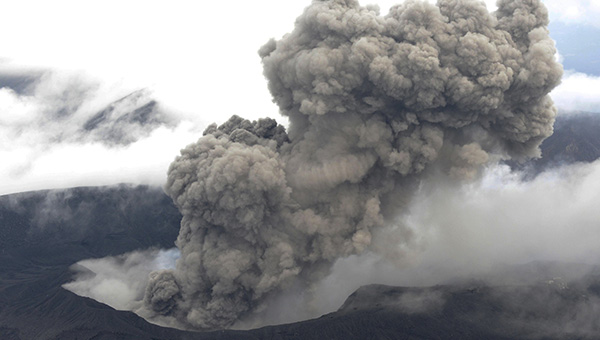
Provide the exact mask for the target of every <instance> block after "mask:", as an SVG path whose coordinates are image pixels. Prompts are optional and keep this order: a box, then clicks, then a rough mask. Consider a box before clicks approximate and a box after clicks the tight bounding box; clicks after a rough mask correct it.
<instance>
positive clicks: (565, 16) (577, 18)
mask: <svg viewBox="0 0 600 340" xmlns="http://www.w3.org/2000/svg"><path fill="white" fill-rule="evenodd" d="M543 2H544V4H545V5H546V7H547V8H548V12H549V13H550V19H551V20H558V21H561V22H564V23H567V24H584V25H592V26H596V27H600V21H598V17H599V16H600V1H598V0H570V1H563V0H544V1H543Z"/></svg>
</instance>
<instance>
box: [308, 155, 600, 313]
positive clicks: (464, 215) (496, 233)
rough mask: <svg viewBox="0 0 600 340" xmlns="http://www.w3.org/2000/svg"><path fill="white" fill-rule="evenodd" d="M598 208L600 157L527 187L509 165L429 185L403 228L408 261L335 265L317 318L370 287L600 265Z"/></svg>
mask: <svg viewBox="0 0 600 340" xmlns="http://www.w3.org/2000/svg"><path fill="white" fill-rule="evenodd" d="M599 205H600V160H599V161H596V162H595V163H591V164H578V165H570V166H565V167H563V168H560V169H555V170H552V171H548V172H545V173H542V174H541V175H540V176H538V177H537V178H536V179H534V180H533V181H530V182H526V181H522V180H521V179H520V175H519V174H518V173H513V172H510V170H509V169H508V167H506V166H499V167H493V168H490V169H488V171H487V172H486V174H485V176H484V177H483V178H482V179H481V180H480V181H477V182H474V183H471V184H467V185H462V186H460V185H457V184H456V183H454V184H449V183H445V184H444V183H441V182H435V183H431V182H430V183H429V185H426V186H425V187H424V188H422V190H421V191H420V192H419V194H418V195H417V196H416V197H415V198H414V200H413V202H412V204H411V206H410V208H409V211H408V213H407V214H406V215H404V217H403V218H402V224H403V228H408V229H409V230H411V232H410V233H408V234H407V235H411V237H408V238H405V239H402V238H399V239H400V240H402V241H401V242H400V243H397V244H396V247H398V249H400V250H401V252H400V253H401V254H402V255H403V256H402V257H395V258H388V259H384V258H383V257H382V255H380V254H375V253H371V252H368V253H365V254H362V255H358V256H350V257H348V258H346V259H341V260H338V261H337V262H336V264H335V265H334V266H333V268H332V272H331V274H330V275H329V276H328V277H327V278H325V279H324V280H323V281H322V282H320V283H319V284H318V285H316V287H314V289H313V299H312V301H311V307H312V308H313V313H314V314H313V316H318V315H321V314H323V313H327V312H331V311H334V310H335V309H337V308H339V306H340V305H341V304H342V303H343V301H344V300H345V299H346V297H347V296H348V295H349V294H350V293H352V292H353V291H354V290H356V289H357V288H359V287H360V286H362V285H367V284H373V283H377V284H388V285H395V286H432V285H437V284H443V283H446V282H449V281H453V280H472V279H476V278H482V279H483V278H486V277H488V278H489V277H494V278H498V273H499V272H500V271H499V270H501V269H503V268H506V267H505V266H506V265H508V266H513V265H519V264H526V263H530V262H532V261H558V262H562V263H588V264H596V263H598V261H599V260H600V248H598V240H599V239H600V228H599V226H598V221H600V210H598V209H597V207H598V206H599ZM388 246H389V245H388ZM388 250H389V249H388ZM582 274H583V273H582ZM504 279H505V280H506V282H511V280H512V279H514V278H511V277H505V278H504ZM521 279H522V278H521ZM500 284H502V283H500Z"/></svg>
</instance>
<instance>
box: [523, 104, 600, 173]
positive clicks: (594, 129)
mask: <svg viewBox="0 0 600 340" xmlns="http://www.w3.org/2000/svg"><path fill="white" fill-rule="evenodd" d="M541 149H542V157H541V158H539V159H535V160H533V161H529V162H527V163H526V164H519V165H517V164H514V163H511V165H512V166H513V167H515V168H517V169H521V170H523V169H524V170H526V171H528V172H529V173H530V175H532V176H535V175H537V174H539V173H540V172H542V171H544V170H545V169H549V168H553V167H557V166H560V165H562V164H571V163H576V162H593V161H594V160H596V159H598V158H600V114H597V113H588V112H570V113H567V114H563V115H560V116H559V117H558V119H557V120H556V122H555V124H554V133H553V134H552V136H550V137H548V138H547V139H546V140H544V142H543V143H542V145H541Z"/></svg>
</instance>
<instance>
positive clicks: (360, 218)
mask: <svg viewBox="0 0 600 340" xmlns="http://www.w3.org/2000/svg"><path fill="white" fill-rule="evenodd" d="M547 24H548V16H547V12H546V9H545V8H544V6H543V5H542V4H541V3H540V1H537V0H522V1H520V0H500V1H499V2H498V10H497V11H496V12H494V13H491V14H490V13H489V12H488V11H487V10H486V8H485V5H484V4H483V2H480V1H475V0H440V1H438V4H437V5H436V6H434V5H430V4H427V3H423V2H418V1H411V0H408V1H406V2H405V3H404V4H402V5H398V6H396V7H393V8H392V9H391V10H390V12H389V14H388V15H386V16H380V15H379V13H378V8H376V7H369V6H367V7H361V6H359V4H358V2H356V1H354V0H330V1H314V2H313V3H312V4H311V5H310V6H309V7H308V8H306V10H305V11H304V14H302V16H300V17H299V18H298V19H297V21H296V26H295V29H294V31H293V32H292V33H291V34H289V35H286V36H285V37H283V39H281V40H280V41H275V40H271V41H269V42H268V43H267V44H266V45H265V46H263V47H262V48H261V49H260V51H259V53H260V56H261V58H262V62H263V64H264V74H265V76H266V77H267V79H268V83H269V89H270V91H271V93H272V95H273V98H274V101H275V102H276V103H277V105H279V107H280V109H281V114H283V115H285V116H287V117H288V118H289V122H290V123H289V132H286V131H285V129H284V128H283V127H282V126H281V125H278V124H277V123H276V122H275V121H274V120H272V119H261V120H258V121H255V122H250V121H248V120H244V119H242V118H239V117H237V116H234V117H232V118H231V119H230V120H229V121H227V122H226V123H224V124H223V125H221V126H216V125H211V126H210V127H208V128H207V129H206V131H205V132H204V136H203V137H202V138H200V139H199V140H198V142H196V143H195V144H192V145H189V146H188V147H186V148H185V149H184V150H182V152H181V156H179V157H177V159H176V160H175V161H174V162H173V164H172V165H171V167H170V169H169V174H168V183H167V184H166V187H165V189H166V192H167V193H168V194H169V195H170V196H171V197H172V198H173V200H174V201H175V204H176V205H177V206H178V208H179V209H180V211H181V212H182V214H183V220H182V222H181V230H180V233H179V238H178V239H177V246H178V247H179V249H180V250H181V258H180V259H179V261H178V262H177V268H176V269H175V270H168V271H161V272H155V273H153V274H152V275H151V279H150V283H149V285H148V287H147V291H146V296H145V303H146V307H147V309H148V310H150V311H151V312H152V313H155V314H156V315H157V316H158V315H163V316H169V317H174V318H176V319H177V320H178V322H179V323H180V324H182V325H184V326H185V327H188V328H194V329H212V328H223V327H229V326H231V325H232V324H233V323H234V322H235V321H236V320H238V319H239V318H241V317H244V316H247V315H249V314H250V313H253V312H254V311H256V310H259V309H260V308H261V307H263V306H264V303H265V301H266V300H267V298H268V297H270V296H272V295H273V294H275V293H277V292H281V291H282V290H283V289H285V288H286V287H287V286H288V285H291V284H292V283H293V282H296V283H297V282H304V283H305V284H307V285H308V284H310V282H314V280H317V279H318V278H320V277H322V276H323V275H324V274H326V273H327V270H328V268H329V266H330V265H331V264H332V262H333V261H335V260H336V259H338V258H341V257H345V256H349V255H351V254H358V253H361V252H363V251H365V250H366V249H368V248H369V246H370V245H371V243H372V240H373V238H374V237H375V235H376V232H377V230H381V228H383V227H385V226H390V225H393V224H394V219H395V218H396V217H397V216H398V215H399V214H400V213H401V210H402V208H403V205H404V204H405V203H406V202H407V201H409V199H410V195H411V192H412V189H413V188H414V187H415V184H417V183H418V181H420V180H422V179H423V178H424V174H426V173H434V172H436V173H439V171H442V172H444V173H446V174H448V175H449V176H450V177H458V178H469V177H473V176H475V175H476V174H477V170H478V169H479V168H480V167H481V165H482V164H485V163H486V162H488V160H489V159H490V155H491V154H493V155H495V156H497V157H502V158H510V157H512V158H515V159H517V160H520V159H525V158H528V157H535V156H538V155H539V149H538V146H539V144H540V143H541V142H542V140H543V139H544V138H546V137H548V136H549V135H550V134H551V133H552V124H553V122H554V117H555V114H556V111H555V109H554V107H553V103H552V101H551V100H550V98H549V97H548V96H547V94H548V93H549V92H550V90H552V89H553V88H554V87H555V86H556V85H557V84H558V83H559V79H560V77H561V74H562V68H561V66H560V65H559V64H557V63H556V62H555V60H554V53H555V49H554V44H553V42H552V40H551V39H550V38H549V37H548V31H547V29H546V28H545V26H546V25H547ZM497 157H496V158H497ZM428 169H436V171H430V170H428Z"/></svg>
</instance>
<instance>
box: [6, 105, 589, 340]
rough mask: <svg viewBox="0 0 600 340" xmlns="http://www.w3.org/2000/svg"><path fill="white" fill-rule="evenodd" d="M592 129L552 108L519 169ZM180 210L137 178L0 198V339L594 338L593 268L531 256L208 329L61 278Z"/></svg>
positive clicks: (165, 232) (149, 239) (583, 145)
mask: <svg viewBox="0 0 600 340" xmlns="http://www.w3.org/2000/svg"><path fill="white" fill-rule="evenodd" d="M599 132H600V119H599V118H598V116H594V115H576V116H565V117H564V118H560V119H559V120H558V121H557V124H556V129H555V134H554V135H553V136H552V137H550V138H549V139H548V140H547V141H546V142H544V144H543V146H542V150H543V155H544V157H543V158H542V159H541V160H537V161H534V162H531V163H529V164H527V165H525V167H526V168H527V169H530V170H532V169H533V170H532V171H533V172H539V171H541V170H542V169H545V168H548V167H552V166H556V165H558V164H562V163H572V162H590V161H593V160H595V159H597V158H599V157H600V134H599ZM180 219H181V215H180V214H179V212H178V211H177V209H176V208H175V207H174V206H173V204H172V202H171V200H170V199H169V198H168V197H167V196H166V195H164V193H163V192H162V190H161V189H159V188H150V187H144V186H139V187H132V186H127V185H121V186H115V187H106V188H74V189H64V190H52V191H40V192H31V193H20V194H13V195H7V196H1V197H0V339H3V340H4V339H537V338H543V339H554V338H556V339H598V338H600V270H598V268H595V267H592V266H584V265H573V264H555V263H532V264H528V265H526V266H521V267H518V268H506V271H505V272H504V273H502V274H501V275H500V277H496V278H487V279H486V280H483V281H471V282H454V283H452V284H446V285H441V286H436V287H428V288H403V287H388V286H380V285H372V286H366V287H362V288H360V289H359V290H358V291H356V292H355V293H354V294H352V295H351V296H350V297H348V299H347V301H346V302H345V303H344V305H343V306H341V307H340V309H339V310H338V311H337V312H334V313H331V314H327V315H324V316H322V317H320V318H318V319H313V320H308V321H303V322H298V323H293V324H287V325H278V326H269V327H264V328H261V329H255V330H250V331H217V332H208V333H194V332H184V331H179V330H175V329H170V328H164V327H159V326H156V325H153V324H150V323H148V322H146V321H145V320H143V319H142V318H140V317H138V316H137V315H135V314H133V313H131V312H124V311H117V310H115V309H113V308H111V307H109V306H106V305H104V304H102V303H99V302H96V301H94V300H92V299H89V298H85V297H80V296H78V295H75V294H74V293H71V292H69V291H67V290H65V289H63V288H62V287H61V285H62V284H64V283H66V282H69V281H70V280H71V279H72V275H73V273H72V272H71V271H70V270H69V267H70V266H71V265H73V264H74V263H76V262H78V261H80V260H82V259H87V258H100V257H105V256H109V255H118V254H122V253H125V252H128V251H132V250H136V249H147V248H149V247H153V246H155V247H161V248H170V247H172V246H173V242H174V240H175V239H176V237H177V233H178V230H179V221H180ZM509 277H511V278H519V279H518V280H517V281H518V282H521V284H520V285H515V284H509V283H508V282H507V280H506V278H509ZM559 277H560V278H559Z"/></svg>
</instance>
